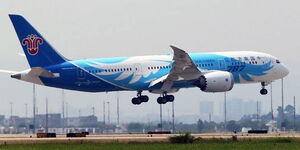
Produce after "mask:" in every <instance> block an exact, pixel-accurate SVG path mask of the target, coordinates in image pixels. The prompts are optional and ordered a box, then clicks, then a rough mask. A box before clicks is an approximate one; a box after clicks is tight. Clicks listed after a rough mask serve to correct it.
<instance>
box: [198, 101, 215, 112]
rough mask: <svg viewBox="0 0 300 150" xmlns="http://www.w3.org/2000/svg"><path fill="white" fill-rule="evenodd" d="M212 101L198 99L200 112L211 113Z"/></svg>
mask: <svg viewBox="0 0 300 150" xmlns="http://www.w3.org/2000/svg"><path fill="white" fill-rule="evenodd" d="M213 112H214V102H212V101H200V113H201V114H213Z"/></svg>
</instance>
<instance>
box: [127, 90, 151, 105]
mask: <svg viewBox="0 0 300 150" xmlns="http://www.w3.org/2000/svg"><path fill="white" fill-rule="evenodd" d="M148 101H149V97H148V96H147V95H142V91H138V93H137V97H134V98H132V100H131V102H132V104H134V105H139V104H141V103H146V102H148Z"/></svg>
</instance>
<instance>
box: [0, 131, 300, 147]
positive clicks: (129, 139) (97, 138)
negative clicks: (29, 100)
mask: <svg viewBox="0 0 300 150" xmlns="http://www.w3.org/2000/svg"><path fill="white" fill-rule="evenodd" d="M175 135H179V134H163V135H154V134H153V135H149V134H98V135H87V137H80V138H77V137H75V138H67V137H65V135H57V137H56V138H37V137H36V136H35V135H32V134H12V135H10V134H0V145H9V144H36V143H87V142H91V143H108V142H120V143H151V142H167V141H168V138H169V137H170V136H175ZM192 135H193V136H195V137H201V138H232V136H234V135H235V136H237V138H238V139H251V138H272V137H292V138H300V133H276V134H241V133H239V134H232V133H208V134H192Z"/></svg>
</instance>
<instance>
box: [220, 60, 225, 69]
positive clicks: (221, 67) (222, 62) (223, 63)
mask: <svg viewBox="0 0 300 150" xmlns="http://www.w3.org/2000/svg"><path fill="white" fill-rule="evenodd" d="M219 68H220V70H226V63H225V60H224V59H220V60H219Z"/></svg>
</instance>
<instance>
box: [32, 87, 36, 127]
mask: <svg viewBox="0 0 300 150" xmlns="http://www.w3.org/2000/svg"><path fill="white" fill-rule="evenodd" d="M32 105H33V107H32V111H33V121H32V127H33V128H32V131H33V133H35V112H36V97H35V84H33V85H32Z"/></svg>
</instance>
